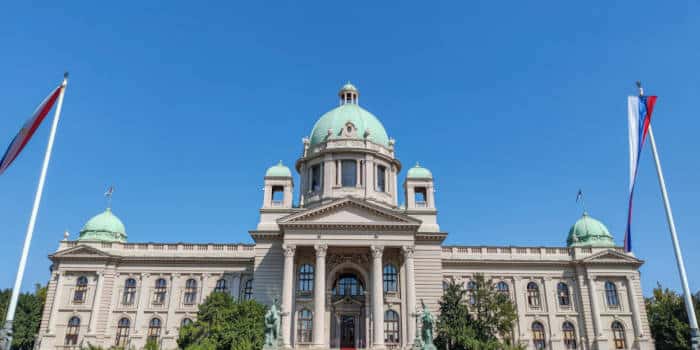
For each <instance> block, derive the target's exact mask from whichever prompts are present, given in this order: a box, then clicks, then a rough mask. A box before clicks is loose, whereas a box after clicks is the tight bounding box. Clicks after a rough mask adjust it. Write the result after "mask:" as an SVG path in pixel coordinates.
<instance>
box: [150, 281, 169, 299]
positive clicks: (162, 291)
mask: <svg viewBox="0 0 700 350" xmlns="http://www.w3.org/2000/svg"><path fill="white" fill-rule="evenodd" d="M167 290H168V282H167V281H165V279H164V278H159V279H157V280H156V286H155V289H154V290H153V304H156V305H163V304H165V297H166V296H167Z"/></svg>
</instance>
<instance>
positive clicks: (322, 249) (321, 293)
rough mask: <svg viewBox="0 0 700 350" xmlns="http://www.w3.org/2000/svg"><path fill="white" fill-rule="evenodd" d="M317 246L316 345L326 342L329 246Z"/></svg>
mask: <svg viewBox="0 0 700 350" xmlns="http://www.w3.org/2000/svg"><path fill="white" fill-rule="evenodd" d="M315 248H316V268H315V269H314V272H315V275H314V329H313V335H314V345H315V346H317V347H324V346H325V344H326V322H325V321H324V319H325V316H326V251H327V250H328V246H327V245H325V244H318V245H316V246H315Z"/></svg>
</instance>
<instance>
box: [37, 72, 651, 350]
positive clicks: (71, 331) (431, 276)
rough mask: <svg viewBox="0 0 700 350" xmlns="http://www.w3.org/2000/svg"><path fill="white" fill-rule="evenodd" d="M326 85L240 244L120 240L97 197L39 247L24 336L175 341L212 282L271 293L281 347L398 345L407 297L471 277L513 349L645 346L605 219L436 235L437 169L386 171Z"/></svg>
mask: <svg viewBox="0 0 700 350" xmlns="http://www.w3.org/2000/svg"><path fill="white" fill-rule="evenodd" d="M338 96H339V105H338V106H337V107H335V108H333V109H331V110H330V111H328V112H327V113H325V114H324V115H323V116H321V117H320V119H318V121H317V122H316V124H315V125H314V127H313V129H312V131H311V134H310V135H308V137H306V138H304V139H303V149H302V152H301V154H300V156H299V158H298V160H297V161H296V163H295V164H294V167H293V168H294V170H295V171H296V173H297V174H298V179H299V180H298V184H297V186H299V189H298V193H299V195H298V198H297V199H296V200H295V199H294V198H293V196H294V193H295V192H294V186H295V183H294V180H293V178H294V177H293V176H292V171H291V170H290V168H288V167H287V166H285V165H283V164H282V163H281V162H280V163H279V164H277V165H274V166H272V167H270V168H269V169H267V172H266V173H265V177H264V191H263V196H262V197H263V198H262V205H261V208H260V219H259V222H258V224H257V227H255V228H254V229H252V230H250V231H249V232H250V236H251V237H252V240H253V241H254V242H255V243H254V244H239V243H230V244H229V243H226V244H219V243H216V244H194V243H166V242H159V243H138V242H129V241H128V240H127V234H126V230H125V228H124V224H123V223H122V221H120V219H118V218H117V216H116V215H115V214H114V213H113V212H112V211H111V210H110V209H107V210H106V211H105V212H103V213H101V214H99V215H97V216H95V217H93V218H92V219H90V220H89V221H88V222H87V223H86V224H85V226H84V227H83V229H82V230H81V231H80V234H79V237H76V239H72V238H71V237H69V235H68V234H66V236H65V237H64V239H63V241H61V242H60V246H59V248H58V250H57V251H56V252H54V253H53V254H51V255H50V256H49V259H50V260H51V262H52V265H51V277H50V281H49V283H48V295H47V300H46V306H45V309H44V312H43V317H42V321H41V329H40V333H39V338H38V342H39V348H40V349H77V348H79V347H80V346H81V345H82V346H87V345H88V344H92V345H99V346H103V347H105V348H107V347H110V346H125V347H129V348H130V347H133V348H137V349H140V348H142V347H143V346H144V344H145V343H146V342H147V341H148V340H152V341H156V342H157V343H158V344H160V346H161V348H162V349H175V348H177V343H176V340H177V337H178V331H179V328H180V327H181V326H182V325H185V324H188V323H190V322H193V321H194V320H195V318H196V316H197V307H198V305H199V304H201V303H202V302H203V301H204V299H205V298H206V297H207V295H209V294H210V293H212V292H213V291H221V292H226V293H230V294H231V295H232V296H233V297H234V298H239V299H255V300H257V301H259V302H261V303H264V304H268V305H269V304H271V303H272V302H273V300H275V299H277V300H279V302H280V305H281V310H282V320H281V338H282V343H283V345H284V348H286V349H340V348H342V349H353V348H357V349H410V348H411V347H412V345H413V343H414V339H415V338H416V334H417V333H418V332H420V325H419V324H418V322H416V311H417V310H418V309H419V308H420V305H421V301H423V302H425V304H426V305H427V307H428V308H429V309H430V310H431V312H432V313H433V314H435V315H437V312H438V302H439V300H440V298H441V295H442V292H443V288H444V286H445V285H447V284H448V283H449V282H451V281H455V282H457V283H461V284H463V285H464V286H465V287H466V288H467V289H468V290H469V289H470V288H473V285H474V282H473V278H474V276H475V274H478V273H480V274H484V275H485V276H486V277H487V278H489V279H492V280H493V283H494V284H495V287H496V289H497V290H498V291H499V292H501V293H504V294H507V295H508V296H509V297H510V298H511V300H512V301H513V302H514V304H515V305H516V306H517V311H518V320H517V322H516V325H515V330H514V332H513V334H512V337H513V341H514V342H517V343H520V344H523V345H525V346H526V347H527V348H528V349H594V350H598V349H653V347H654V344H653V339H652V338H651V335H650V331H649V325H648V324H647V316H646V312H645V308H644V299H643V297H642V290H641V285H640V274H639V268H640V266H641V265H642V264H643V261H642V260H640V259H638V258H636V257H635V256H634V255H632V254H630V253H625V251H624V250H623V249H622V248H621V247H619V246H616V245H615V243H614V241H613V237H612V235H611V234H610V232H609V231H608V229H607V228H606V227H605V225H603V224H602V223H601V222H600V221H598V220H596V219H594V218H592V217H590V216H588V215H587V214H585V213H584V214H583V215H582V217H581V218H579V219H578V221H576V222H575V223H573V225H572V226H571V228H570V230H569V232H568V237H567V239H566V244H562V245H561V246H557V247H541V246H537V247H516V246H509V245H504V246H453V245H446V244H445V243H444V242H445V239H446V238H447V235H448V234H447V232H444V231H442V230H441V228H440V225H439V220H438V211H437V208H438V205H437V204H438V201H437V198H435V196H434V194H435V190H434V186H435V185H434V180H436V179H439V174H436V175H437V176H436V177H433V174H432V173H431V172H430V171H429V170H428V169H427V168H425V167H423V166H421V165H418V164H416V165H415V166H413V167H412V168H410V169H408V170H406V171H405V174H406V175H405V177H404V179H405V180H404V181H403V182H402V183H399V174H400V173H401V170H402V169H403V168H404V165H403V164H402V163H401V162H400V161H399V159H397V158H396V156H395V151H396V149H395V147H396V144H395V141H394V140H393V139H391V138H389V137H388V135H387V132H386V130H385V129H384V126H383V125H382V123H381V122H380V121H379V119H377V117H375V116H374V115H373V114H372V113H370V112H368V111H367V110H365V109H363V108H362V107H360V104H359V99H358V97H359V92H358V90H357V89H356V88H355V86H353V85H351V84H349V83H348V84H346V85H345V86H343V87H342V88H341V90H340V92H339V94H338ZM426 164H427V162H426ZM261 173H262V172H261ZM236 215H240V213H239V214H236ZM565 229H566V228H563V227H554V228H552V234H553V235H561V236H562V241H563V240H564V231H565Z"/></svg>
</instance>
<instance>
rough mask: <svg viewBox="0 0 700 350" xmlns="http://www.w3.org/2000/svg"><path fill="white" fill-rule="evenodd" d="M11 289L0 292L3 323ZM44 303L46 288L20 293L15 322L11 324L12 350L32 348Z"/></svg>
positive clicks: (37, 286)
mask: <svg viewBox="0 0 700 350" xmlns="http://www.w3.org/2000/svg"><path fill="white" fill-rule="evenodd" d="M11 295H12V290H11V289H5V290H3V291H2V292H0V312H2V322H3V324H4V323H5V318H6V317H7V308H8V305H9V304H10V297H11ZM45 302H46V287H42V286H41V285H39V284H37V285H35V290H34V293H21V294H20V295H19V300H18V301H17V309H16V311H15V320H14V322H13V324H12V330H13V336H12V350H30V349H32V348H33V347H34V342H35V340H36V335H37V334H38V333H39V326H40V324H41V314H42V312H43V310H44V303H45Z"/></svg>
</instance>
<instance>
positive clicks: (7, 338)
mask: <svg viewBox="0 0 700 350" xmlns="http://www.w3.org/2000/svg"><path fill="white" fill-rule="evenodd" d="M67 85H68V73H65V74H64V75H63V83H61V92H60V93H59V95H58V103H57V105H56V110H55V112H54V116H53V123H52V124H51V132H50V133H49V143H48V145H47V146H46V153H45V154H44V163H43V165H42V167H41V174H40V175H39V184H38V185H37V188H36V194H35V195H34V206H33V207H32V214H31V216H30V217H29V225H28V226H27V233H26V236H25V238H24V247H23V248H22V256H21V258H20V260H19V267H18V268H17V276H16V278H15V286H14V288H12V297H11V298H10V305H9V306H8V308H7V317H6V318H5V325H4V328H3V330H2V335H3V339H0V349H3V350H9V349H10V347H11V346H12V323H13V322H14V318H15V310H16V309H17V301H18V300H19V294H20V288H21V287H22V279H23V277H24V268H25V267H26V265H27V256H28V255H29V246H30V245H31V243H32V235H33V234H34V225H35V224H36V216H37V214H38V213H39V204H40V203H41V196H42V194H43V192H44V182H45V181H46V171H47V170H48V168H49V161H50V160H51V151H52V150H53V142H54V139H55V137H56V128H57V127H58V121H59V119H60V118H61V107H62V106H63V95H64V94H65V92H66V86H67Z"/></svg>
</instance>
